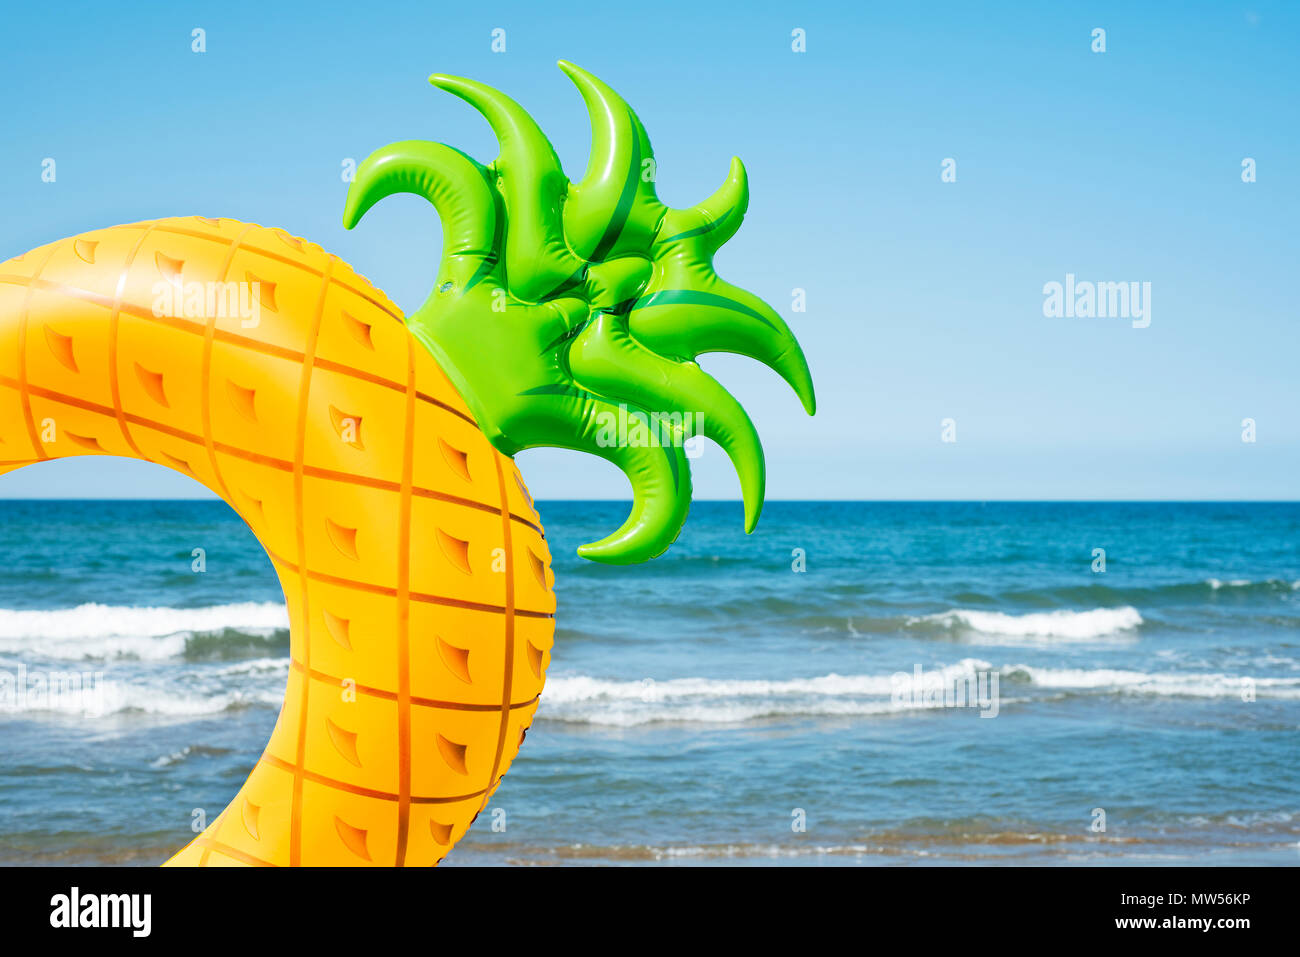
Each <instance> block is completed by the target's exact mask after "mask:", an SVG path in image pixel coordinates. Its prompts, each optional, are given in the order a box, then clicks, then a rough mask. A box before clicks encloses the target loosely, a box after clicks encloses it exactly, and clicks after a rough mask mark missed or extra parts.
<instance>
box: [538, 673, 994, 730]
mask: <svg viewBox="0 0 1300 957" xmlns="http://www.w3.org/2000/svg"><path fill="white" fill-rule="evenodd" d="M989 668H991V665H990V664H989V663H988V662H987V661H979V660H977V659H974V658H967V659H965V660H963V661H961V662H959V663H957V664H955V665H949V666H946V667H943V668H933V669H926V671H925V676H926V678H927V679H930V680H939V681H952V680H954V679H957V678H960V677H965V676H970V675H972V674H973V673H974V672H976V671H986V670H988V669H989ZM901 674H902V675H904V676H906V677H907V678H909V679H910V677H911V674H912V673H911V671H910V670H903V671H902V672H901ZM896 687H897V679H896V677H895V675H893V674H888V675H837V674H829V675H822V676H820V677H815V678H789V679H784V680H762V679H732V678H674V679H671V680H668V681H654V680H652V679H648V678H647V679H643V680H641V681H615V680H610V679H603V678H593V677H590V676H587V675H574V676H568V677H555V678H551V679H550V680H548V681H547V683H546V688H545V690H544V691H543V693H542V702H543V706H542V716H543V717H544V718H546V719H548V720H552V721H568V722H576V723H583V724H599V725H615V726H622V727H631V726H635V725H642V724H653V723H659V722H675V723H686V724H739V723H743V722H746V721H754V720H758V719H761V718H777V717H797V716H806V717H818V716H824V717H853V716H866V715H880V714H888V713H891V712H898V711H901V710H907V709H909V708H911V707H922V706H923V705H922V704H921V703H920V702H919V701H918V703H917V704H915V705H912V704H911V703H907V704H903V703H895V701H894V700H893V692H894V690H895V688H896Z"/></svg>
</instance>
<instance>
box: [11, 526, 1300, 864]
mask: <svg viewBox="0 0 1300 957" xmlns="http://www.w3.org/2000/svg"><path fill="white" fill-rule="evenodd" d="M539 507H540V511H541V514H542V519H543V522H544V524H545V526H546V530H547V534H548V538H549V541H550V544H551V550H552V552H553V554H554V557H555V574H556V591H557V595H558V602H559V611H558V616H557V625H558V627H557V635H556V645H555V649H554V655H553V661H552V665H551V670H550V675H549V679H548V681H547V685H546V690H545V692H544V693H543V695H542V702H541V707H540V710H539V711H538V717H537V720H536V722H535V724H534V726H533V729H532V731H531V732H530V733H529V735H528V740H527V742H526V743H525V745H524V747H523V750H522V751H521V752H520V755H519V757H518V759H517V760H516V761H515V763H514V765H513V768H512V769H511V771H510V773H509V774H508V775H507V776H506V777H505V779H504V782H503V783H502V785H501V787H500V789H499V790H498V791H497V793H496V795H495V796H494V798H493V800H492V802H491V803H490V804H489V809H488V810H487V811H485V812H484V813H483V814H481V815H480V817H479V819H478V821H477V822H476V824H475V825H474V827H473V828H472V829H471V831H470V832H469V834H468V835H467V836H466V837H465V839H464V840H462V841H461V843H460V844H459V845H458V846H457V847H456V849H455V850H454V851H453V852H452V854H451V856H450V857H449V858H448V859H447V861H446V862H445V864H444V865H443V866H452V867H455V866H462V865H481V864H540V865H546V864H605V863H615V864H633V865H636V864H674V865H710V864H783V865H844V864H866V865H898V864H948V865H954V864H1090V865H1134V864H1136V865H1142V864H1188V865H1204V864H1276V865H1295V864H1300V761H1297V758H1298V757H1300V551H1298V550H1297V543H1300V504H1267V503H1251V504H1236V503H1191V504H1184V503H1008V502H989V503H893V502H879V503H876V502H872V503H857V502H769V503H768V504H767V506H766V508H765V510H764V514H763V518H762V521H761V522H760V524H759V528H758V530H757V531H756V532H755V534H753V535H751V536H745V535H744V534H743V530H742V528H741V519H742V515H741V507H740V505H739V504H738V503H731V502H698V503H696V504H695V505H694V506H693V508H692V510H691V516H690V519H689V521H688V523H687V525H686V528H685V530H684V531H683V533H682V535H681V537H680V538H679V539H678V541H677V544H676V545H675V546H673V548H672V549H671V550H670V551H669V552H668V553H667V554H666V555H665V556H664V557H662V558H660V559H658V560H656V561H655V562H653V563H650V564H649V565H646V566H640V567H635V566H634V567H622V568H619V567H604V566H598V565H593V564H591V563H588V562H583V561H581V560H580V559H578V558H577V557H576V556H575V555H574V548H575V547H576V546H577V545H578V544H580V543H582V542H584V541H591V540H594V539H596V538H599V537H601V536H602V535H604V534H605V533H607V532H608V531H609V529H611V528H613V527H615V526H616V525H617V524H618V523H619V522H620V521H621V520H622V518H623V515H624V514H625V512H626V505H625V504H623V503H617V502H542V503H540V505H539ZM195 549H203V552H202V553H200V554H201V555H202V557H203V561H204V563H205V565H206V568H205V570H204V571H202V572H196V571H194V563H195V561H196V554H195ZM285 622H286V617H285V612H284V607H283V599H282V596H281V594H280V591H279V585H278V583H277V581H276V579H275V576H274V573H273V572H272V569H271V565H270V562H269V560H268V559H267V558H266V556H265V554H264V553H263V552H262V550H261V548H260V546H259V545H258V544H257V542H256V541H255V539H254V538H253V536H252V534H251V532H249V530H248V529H247V527H246V526H245V525H244V524H243V523H242V522H241V521H240V520H239V519H238V517H237V516H235V514H234V513H233V512H232V511H230V509H228V508H227V507H226V506H225V505H224V504H223V503H220V502H177V501H169V502H123V501H113V502H91V501H85V502H69V501H43V502H33V501H4V502H0V863H3V864H138V865H152V864H157V863H160V862H161V861H162V860H164V859H165V858H166V857H167V856H169V855H170V854H171V853H172V852H173V851H175V850H176V849H178V848H179V847H180V846H181V845H183V844H184V843H185V842H186V841H188V840H189V839H190V837H192V836H193V830H192V828H193V827H194V826H195V822H196V821H201V820H204V819H206V820H211V819H213V818H215V816H216V815H217V813H219V812H220V810H221V809H222V808H223V807H224V806H225V805H226V803H227V802H228V801H229V800H230V799H231V797H233V795H234V794H235V792H236V791H237V790H238V788H239V786H240V784H241V783H242V782H243V780H244V777H245V776H246V775H247V773H248V771H249V770H250V769H251V767H252V765H253V763H254V761H255V760H256V758H257V757H258V755H259V754H260V752H261V749H262V747H263V745H264V744H265V743H266V740H267V738H268V737H269V735H270V732H271V728H272V725H273V724H274V723H275V718H276V713H277V711H278V708H279V705H280V702H281V699H282V695H283V687H284V683H285V680H286V677H287V675H288V647H289V643H288V633H287V631H286V630H285ZM49 672H63V673H67V672H78V673H84V674H85V675H86V679H85V681H86V687H88V688H89V687H93V688H94V694H93V695H89V696H87V695H83V696H82V697H80V698H77V697H71V698H68V697H60V696H57V695H48V694H47V695H45V696H44V697H42V696H41V695H40V694H39V693H38V692H33V691H32V690H31V688H32V687H33V686H32V685H31V683H30V681H26V682H25V683H23V684H24V687H26V688H27V693H26V694H25V695H20V694H19V693H18V691H17V688H18V685H19V684H20V682H19V680H18V679H19V677H20V676H22V677H24V678H30V677H31V676H33V675H36V676H39V675H41V674H45V673H49ZM96 676H98V677H96ZM90 702H93V708H92V710H91V711H90V712H87V711H86V708H87V706H88V703H90Z"/></svg>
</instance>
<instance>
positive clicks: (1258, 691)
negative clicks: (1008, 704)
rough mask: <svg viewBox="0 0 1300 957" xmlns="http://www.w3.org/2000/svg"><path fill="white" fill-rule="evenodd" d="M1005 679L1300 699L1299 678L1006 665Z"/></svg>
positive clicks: (1074, 687)
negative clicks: (1250, 691)
mask: <svg viewBox="0 0 1300 957" xmlns="http://www.w3.org/2000/svg"><path fill="white" fill-rule="evenodd" d="M1002 674H1003V675H1004V676H1006V677H1016V676H1020V677H1026V678H1028V679H1029V681H1030V682H1031V683H1032V684H1033V685H1034V686H1035V687H1038V688H1052V689H1056V690H1063V691H1102V692H1109V693H1122V694H1143V695H1163V696H1170V697H1188V698H1237V699H1241V697H1242V693H1243V691H1244V690H1245V689H1246V688H1247V687H1248V686H1249V687H1250V688H1251V689H1252V690H1253V692H1254V694H1255V696H1256V697H1258V698H1300V678H1254V677H1249V678H1248V677H1245V676H1241V675H1227V674H1221V673H1213V672H1210V673H1199V674H1198V673H1187V672H1156V673H1154V674H1152V673H1148V672H1145V671H1126V670H1122V669H1117V668H1035V667H1032V666H1030V665H1008V666H1006V667H1005V668H1003V669H1002Z"/></svg>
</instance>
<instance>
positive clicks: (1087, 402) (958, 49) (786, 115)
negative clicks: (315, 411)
mask: <svg viewBox="0 0 1300 957" xmlns="http://www.w3.org/2000/svg"><path fill="white" fill-rule="evenodd" d="M1144 6H1145V7H1146V8H1145V9H1138V8H1137V7H1138V5H1134V4H1129V3H1091V4H1086V5H1085V4H1076V3H1054V4H1047V5H1041V4H1029V3H1024V4H995V5H979V4H969V3H957V2H945V3H934V4H925V5H920V4H917V5H906V4H897V5H894V4H890V5H866V4H858V3H809V4H802V3H801V4H794V3H766V4H764V3H743V4H734V5H723V4H720V5H715V6H706V5H702V4H698V3H682V2H679V0H670V2H665V3H661V4H655V5H626V6H624V5H606V6H602V7H596V8H587V7H579V6H578V5H558V6H549V7H547V6H543V5H538V4H522V3H517V4H512V3H505V4H494V5H492V7H491V8H489V9H485V10H484V9H479V8H477V7H476V5H472V4H458V5H447V6H443V5H434V4H430V3H400V4H390V5H385V7H384V10H385V12H384V13H383V14H382V15H376V16H370V15H369V11H368V10H367V9H366V8H358V7H355V6H351V7H349V6H338V7H329V6H328V5H322V4H319V3H312V4H306V3H286V4H276V5H269V4H252V3H243V2H223V3H198V4H193V5H187V6H186V7H185V8H184V9H180V8H177V7H174V6H173V5H168V4H161V3H154V4H131V5H128V6H118V7H104V6H102V5H85V6H84V7H82V8H81V13H80V15H79V16H69V15H68V10H69V9H75V6H74V7H72V8H69V7H63V8H60V10H59V11H57V12H56V11H55V10H54V9H53V8H49V7H46V8H42V7H40V6H38V5H24V6H22V7H18V8H13V9H10V10H7V11H6V21H7V28H6V30H5V31H4V32H3V33H2V34H0V88H2V89H4V90H5V91H6V93H7V95H8V97H9V102H10V108H9V110H7V112H6V115H5V124H4V134H3V138H2V139H0V202H2V203H3V207H2V208H3V209H4V211H5V215H4V218H3V226H0V260H2V259H6V258H8V257H10V256H14V255H18V254H20V253H22V252H25V251H26V250H28V249H30V248H32V247H34V246H37V245H40V244H42V243H46V242H50V241H52V240H55V239H58V238H60V237H63V236H69V235H74V234H76V233H80V232H83V231H85V230H88V229H92V228H97V227H102V226H106V225H111V224H114V223H119V222H132V221H137V220H141V219H148V218H153V217H158V216H170V215H187V214H194V213H197V214H202V215H208V216H227V217H233V218H239V219H245V220H249V221H253V222H258V223H262V224H265V225H281V226H284V227H285V228H287V229H288V230H289V231H290V232H292V233H294V234H296V235H302V236H306V237H308V238H310V239H312V240H313V241H316V242H319V243H321V244H322V245H323V246H325V248H327V249H329V250H331V251H334V252H337V253H338V254H339V255H340V256H342V257H343V258H344V259H346V260H348V261H349V262H351V263H352V264H353V265H355V266H356V267H357V268H358V270H359V271H360V272H362V273H363V274H365V275H367V276H368V277H369V278H370V279H372V280H373V281H375V282H376V283H377V284H378V285H379V286H380V287H381V288H383V289H385V290H386V291H387V292H388V293H389V295H391V296H392V297H393V298H394V299H395V301H397V302H398V303H399V304H401V305H402V306H403V307H404V308H407V309H414V308H415V307H416V306H418V305H419V304H420V303H421V302H422V301H423V299H424V297H425V295H426V294H427V292H428V286H429V284H430V283H431V281H432V277H433V274H434V271H435V269H436V265H437V258H438V249H439V242H440V230H439V225H438V221H437V217H436V214H435V213H434V211H433V209H432V207H430V206H429V205H428V204H427V203H425V202H424V201H423V200H420V199H417V198H415V197H412V196H399V197H394V198H391V199H389V200H386V201H384V202H383V203H382V204H380V205H379V206H377V207H376V208H375V209H374V210H372V211H371V212H370V213H369V214H368V215H367V216H366V218H365V219H364V220H363V221H362V223H361V224H360V225H359V226H358V227H357V229H356V230H354V231H352V232H347V231H345V230H344V229H343V228H342V225H341V222H340V219H341V213H342V208H343V197H344V194H345V191H346V184H345V183H344V182H343V181H342V179H341V176H340V168H341V164H342V162H343V161H344V160H345V159H348V158H352V159H355V160H358V161H359V160H360V159H362V158H364V157H365V156H366V155H367V154H368V153H369V152H370V151H371V150H373V149H376V148H378V147H380V146H383V145H385V144H387V143H389V142H392V141H394V140H399V139H409V138H427V139H435V140H439V141H442V142H446V143H448V144H451V145H453V146H456V147H458V148H461V149H464V150H465V151H466V152H469V153H470V154H472V155H474V156H476V157H477V158H478V159H479V160H480V161H483V162H488V161H490V160H491V159H492V158H493V157H494V156H495V152H496V151H495V148H494V145H493V141H492V137H491V134H490V131H489V130H488V127H487V125H486V124H485V123H484V122H483V121H482V119H481V118H480V117H479V116H478V115H477V114H476V113H474V112H473V110H471V109H470V108H469V107H468V106H467V105H465V104H464V103H462V102H461V101H459V100H457V99H455V98H454V97H451V96H449V95H447V94H445V93H441V92H439V91H437V90H434V89H433V88H432V87H430V86H429V85H428V83H427V82H426V79H425V78H426V77H427V75H428V74H429V73H431V72H434V71H438V72H447V73H457V74H461V75H466V76H471V77H474V78H476V79H479V80H482V81H484V82H487V83H489V84H491V85H493V86H495V87H497V88H499V89H501V90H503V91H504V92H506V93H508V94H510V95H511V96H514V97H515V98H516V99H518V100H519V101H520V102H521V103H523V105H524V106H525V107H527V108H528V109H529V110H530V112H532V114H533V115H534V117H535V118H536V119H537V120H538V122H539V123H540V124H541V126H542V128H543V129H544V130H546V131H547V132H548V134H549V135H550V136H551V138H552V141H553V142H554V144H555V147H556V150H557V152H558V153H559V155H560V157H561V159H562V160H563V161H564V163H565V166H566V169H567V171H568V173H569V175H570V176H571V177H575V178H576V177H579V176H580V175H581V173H582V170H583V168H584V166H585V161H586V150H587V146H588V143H589V130H588V127H587V118H586V114H585V111H584V109H583V107H582V101H581V99H580V97H579V96H578V95H577V93H576V92H575V91H574V89H573V88H572V86H571V85H570V83H569V81H568V80H567V79H566V78H565V77H564V76H563V74H561V73H560V72H559V70H557V69H556V68H555V65H554V62H555V60H556V59H558V58H566V59H571V60H573V61H575V62H577V63H579V64H581V65H582V66H584V67H586V68H587V69H590V70H592V71H593V72H594V73H596V74H597V75H598V76H600V77H602V78H603V79H604V80H606V82H608V83H609V84H610V85H611V86H613V87H614V88H615V89H616V90H618V91H619V92H620V93H621V94H622V95H623V96H624V97H626V99H627V100H628V102H629V103H631V105H632V106H633V108H634V109H636V111H637V112H638V114H639V115H640V117H641V118H642V120H643V121H644V122H645V124H646V126H647V128H648V130H649V133H650V136H651V138H652V140H653V142H654V144H655V148H656V154H657V159H658V164H659V165H658V185H659V191H660V195H661V198H663V199H664V200H665V201H666V202H668V203H670V204H672V205H677V206H689V205H691V204H693V203H695V202H698V201H700V200H702V199H703V198H704V197H705V196H707V195H708V194H709V193H710V192H712V190H713V189H714V188H715V187H716V186H717V185H718V184H719V183H720V182H721V181H722V179H723V177H724V175H725V173H726V170H727V164H728V160H729V158H730V157H731V156H732V155H733V154H735V155H739V156H740V157H741V158H742V159H743V160H744V161H745V163H746V165H747V167H748V170H749V174H750V185H751V202H750V208H749V213H748V215H747V217H746V221H745V224H744V225H743V226H742V228H741V230H740V232H739V233H738V234H737V235H736V237H735V238H734V239H733V240H732V241H731V242H730V243H729V244H728V245H727V246H726V247H725V248H724V249H723V250H722V251H721V252H720V254H719V256H718V260H717V264H718V268H719V271H720V272H721V273H722V274H723V275H724V276H725V277H727V278H728V279H730V280H731V281H733V282H735V283H736V284H738V285H741V286H743V287H745V288H747V289H750V290H751V291H753V292H755V293H757V294H759V295H761V296H762V297H763V298H765V299H766V300H767V301H768V302H770V303H771V304H772V305H773V306H774V307H775V308H776V309H777V310H778V311H779V312H780V313H781V314H782V315H783V316H784V317H785V318H786V319H787V321H788V322H789V323H790V325H791V327H792V328H793V330H794V331H795V333H796V334H797V335H798V337H799V339H800V341H801V342H802V344H803V346H804V349H805V352H806V354H807V356H808V359H809V363H810V365H811V368H812V371H813V375H814V379H815V381H816V385H817V389H818V402H819V411H818V415H817V416H816V418H813V419H809V418H807V417H806V416H805V415H804V414H803V413H802V411H801V410H800V408H799V405H798V402H797V400H796V399H795V397H794V395H793V394H792V393H791V392H790V391H789V389H788V388H786V386H785V385H784V383H782V382H781V381H780V379H779V378H777V377H776V376H775V374H773V373H771V372H769V371H768V370H766V369H764V368H763V367H762V366H759V365H757V364H756V363H753V362H751V361H749V360H746V359H742V358H739V357H735V356H706V357H705V358H704V360H703V362H702V364H703V365H704V367H705V368H706V369H707V370H709V371H710V372H713V373H715V374H716V375H717V377H718V378H719V379H720V380H721V381H722V383H723V384H724V385H726V386H727V387H728V388H729V389H730V390H731V391H732V392H733V393H734V394H735V395H736V396H737V397H738V398H739V399H740V400H741V402H742V403H743V404H744V405H745V407H746V408H747V409H748V410H749V411H750V414H751V416H752V417H753V419H754V422H755V424H756V426H757V427H758V430H759V434H760V435H761V436H762V438H763V441H764V446H765V448H766V450H767V458H768V472H769V479H768V494H769V497H770V498H773V499H815V498H839V499H1179V500H1188V499H1270V500H1277V499H1294V498H1296V497H1297V482H1296V476H1297V475H1300V383H1298V382H1297V374H1296V354H1297V348H1296V347H1297V344H1298V335H1297V324H1298V323H1300V309H1298V308H1297V297H1296V295H1295V277H1296V275H1297V273H1298V272H1300V270H1298V269H1297V261H1298V257H1297V252H1298V251H1300V240H1298V239H1297V235H1296V225H1295V224H1296V223H1297V221H1300V167H1298V166H1297V164H1298V163H1300V125H1298V124H1297V123H1296V117H1297V115H1298V114H1297V103H1298V102H1300V96H1298V94H1300V59H1298V58H1297V57H1296V55H1295V51H1296V49H1298V48H1300V7H1297V6H1296V5H1294V4H1287V3H1283V2H1251V3H1236V2H1226V3H1187V4H1157V5H1144ZM577 10H582V11H584V12H582V13H580V14H576V15H571V14H569V12H568V11H577ZM194 27H202V28H203V29H205V30H206V31H207V52H206V53H203V54H195V53H192V52H191V49H190V36H191V30H192V29H193V28H194ZM497 27H500V28H504V29H505V30H506V52H505V53H493V52H491V49H490V43H491V35H490V34H491V31H492V30H493V28H497ZM795 28H800V29H803V30H805V31H806V36H807V51H806V52H804V53H795V52H793V51H792V50H791V31H792V30H793V29H795ZM1096 28H1102V29H1104V30H1105V31H1106V35H1105V40H1106V50H1105V52H1104V53H1098V52H1093V50H1092V46H1093V43H1094V41H1093V31H1094V29H1096ZM15 104H18V106H15ZM46 157H54V158H56V159H57V163H58V167H57V169H58V179H57V182H55V183H52V184H51V183H43V182H42V181H41V163H42V160H43V159H44V158H46ZM949 158H951V159H953V160H955V169H956V181H955V182H943V181H942V178H941V173H942V171H943V164H944V161H945V160H946V159H949ZM1247 159H1250V160H1253V161H1254V168H1255V170H1256V177H1257V179H1256V181H1255V182H1251V183H1246V182H1243V180H1242V169H1243V167H1242V164H1243V161H1244V160H1247ZM1067 274H1072V275H1073V276H1075V277H1076V279H1077V280H1079V281H1098V282H1138V283H1150V284H1151V286H1150V288H1151V302H1150V325H1149V326H1148V327H1146V328H1134V327H1133V325H1132V323H1131V322H1130V321H1128V320H1125V319H1095V318H1094V319H1083V318H1056V317H1047V316H1045V315H1044V312H1043V301H1044V294H1043V288H1044V285H1045V284H1047V283H1051V282H1064V281H1065V277H1066V275H1067ZM796 289H801V290H804V291H805V295H806V302H807V310H806V311H805V312H796V311H793V309H792V302H793V299H794V294H793V291H794V290H796ZM945 419H952V420H953V421H954V423H955V432H956V441H955V442H943V441H941V437H942V428H943V425H942V423H943V421H944V420H945ZM1245 419H1252V420H1253V421H1254V423H1255V429H1256V437H1257V440H1256V441H1255V442H1243V441H1242V423H1243V420H1245ZM520 465H521V468H522V470H523V472H524V475H525V477H526V478H527V479H528V481H529V483H530V485H531V487H532V490H533V492H534V494H535V495H536V496H537V497H538V498H542V499H560V498H565V499H576V498H609V497H614V498H622V497H625V496H626V494H627V485H626V482H625V481H624V480H623V479H622V478H621V476H620V475H619V474H618V473H617V472H616V471H615V470H614V469H613V467H612V466H608V465H606V464H605V463H603V462H600V461H599V460H596V459H592V458H590V457H587V456H581V455H578V454H577V453H567V452H558V451H554V450H538V451H529V452H526V453H523V454H522V455H521V456H520ZM694 466H695V485H696V489H697V493H698V495H699V497H701V498H734V497H737V496H738V494H739V489H738V484H737V482H736V478H735V475H734V473H733V471H732V469H731V466H730V464H729V462H728V461H727V459H726V456H725V455H724V454H723V453H722V452H721V450H720V449H718V448H717V447H715V446H709V447H707V449H706V451H705V454H704V456H703V457H702V458H701V459H698V460H695V462H694ZM202 494H205V492H204V490H203V489H201V488H200V487H198V486H197V485H196V484H195V483H193V482H192V481H190V480H189V479H185V478H182V477H180V476H178V475H175V474H172V473H168V472H166V471H165V470H163V469H161V468H159V467H155V466H148V465H144V464H142V463H134V462H127V461H121V460H104V459H78V460H69V461H64V462H58V463H51V464H47V465H42V466H38V467H32V468H28V469H24V470H21V471H19V472H17V473H13V474H10V475H8V476H4V477H3V478H0V498H11V497H50V496H53V497H60V496H64V497H67V496H71V497H79V498H85V497H121V496H138V497H147V498H153V497H174V496H181V497H185V496H191V495H202Z"/></svg>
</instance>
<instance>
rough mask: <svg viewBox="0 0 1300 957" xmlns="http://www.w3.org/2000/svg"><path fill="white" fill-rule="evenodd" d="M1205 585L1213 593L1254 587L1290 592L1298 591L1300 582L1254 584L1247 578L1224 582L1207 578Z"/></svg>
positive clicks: (1276, 580) (1268, 581)
mask: <svg viewBox="0 0 1300 957" xmlns="http://www.w3.org/2000/svg"><path fill="white" fill-rule="evenodd" d="M1205 584H1207V585H1209V586H1210V588H1212V589H1213V590H1214V591H1219V590H1220V589H1223V588H1253V587H1255V586H1256V585H1271V586H1272V587H1274V588H1289V589H1291V591H1300V581H1285V580H1283V579H1281V578H1266V579H1265V580H1263V581H1261V582H1254V581H1251V580H1250V579H1249V578H1234V579H1232V580H1230V581H1226V582H1225V581H1222V580H1221V579H1218V578H1207V579H1206V580H1205Z"/></svg>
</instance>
